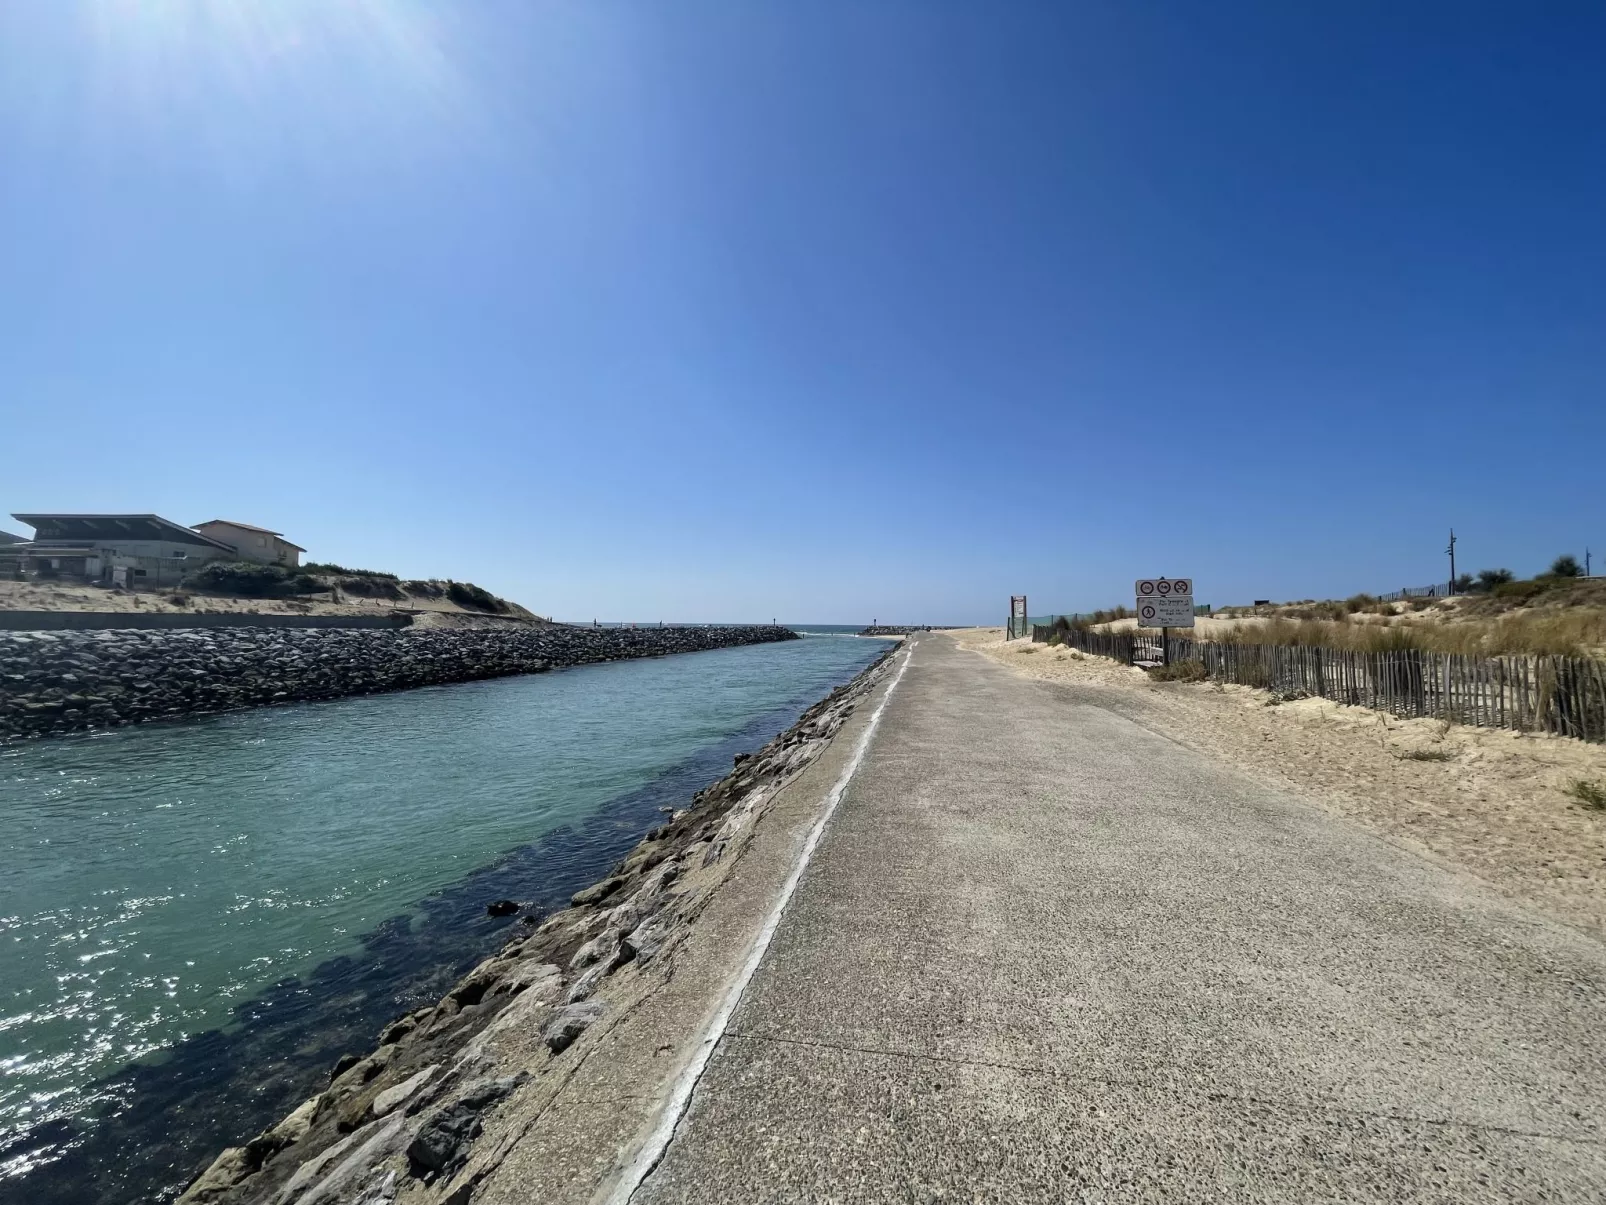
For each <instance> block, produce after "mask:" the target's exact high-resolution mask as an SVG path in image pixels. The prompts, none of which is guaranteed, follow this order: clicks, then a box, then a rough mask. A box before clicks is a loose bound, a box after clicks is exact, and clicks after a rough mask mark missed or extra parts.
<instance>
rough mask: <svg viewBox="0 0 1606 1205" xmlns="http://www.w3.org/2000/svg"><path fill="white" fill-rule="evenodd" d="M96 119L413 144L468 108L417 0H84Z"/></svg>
mask: <svg viewBox="0 0 1606 1205" xmlns="http://www.w3.org/2000/svg"><path fill="white" fill-rule="evenodd" d="M86 13H87V29H86V33H87V34H88V37H89V40H90V41H91V43H92V54H93V73H92V79H91V81H90V87H91V89H92V90H93V92H94V100H95V105H94V109H95V112H96V115H97V118H98V119H99V120H101V121H108V120H110V121H115V122H118V123H123V122H128V121H137V122H139V123H141V124H142V125H144V126H147V127H151V128H154V129H155V130H156V131H159V132H160V131H166V130H168V129H171V128H172V127H173V126H175V125H179V126H183V127H187V128H189V129H191V130H193V131H205V132H206V133H207V135H208V136H209V137H210V139H211V140H212V141H213V142H214V143H216V144H218V149H219V151H220V153H222V152H224V151H225V150H226V148H227V146H228V145H229V144H230V143H232V142H234V141H236V140H239V139H244V140H246V141H252V140H254V139H256V138H258V137H261V136H276V137H278V138H280V139H282V138H283V137H285V136H286V134H292V135H293V137H294V139H295V141H297V142H298V143H302V144H304V145H305V144H318V145H322V146H325V147H327V146H329V145H331V144H335V145H338V144H342V143H348V142H351V141H354V140H355V141H362V142H365V143H368V142H370V141H371V140H374V139H386V138H387V136H390V137H398V136H405V138H407V139H413V140H416V139H418V138H419V136H420V135H421V133H423V132H425V131H427V130H428V129H429V128H430V127H431V126H438V125H439V124H440V123H441V122H443V121H446V120H449V119H451V118H453V117H459V116H461V115H462V114H463V111H464V107H465V106H464V97H463V89H462V87H461V77H460V75H459V73H458V72H457V70H456V69H455V68H454V65H453V61H452V56H451V54H450V51H449V46H448V42H447V39H446V37H445V36H444V31H443V28H442V25H441V23H440V21H439V20H438V19H437V16H436V14H435V13H432V12H431V11H430V10H428V9H426V8H425V7H424V6H422V5H420V4H418V3H416V2H414V0H88V3H87V6H86Z"/></svg>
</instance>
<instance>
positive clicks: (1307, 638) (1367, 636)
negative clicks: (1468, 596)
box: [1210, 609, 1606, 657]
mask: <svg viewBox="0 0 1606 1205" xmlns="http://www.w3.org/2000/svg"><path fill="white" fill-rule="evenodd" d="M1210 639H1211V640H1212V641H1213V642H1215V643H1218V644H1277V645H1314V646H1319V647H1324V648H1340V649H1350V650H1353V651H1356V652H1367V653H1372V652H1389V651H1394V650H1402V649H1420V650H1422V651H1424V652H1435V653H1461V654H1464V655H1469V656H1496V655H1499V654H1502V653H1514V654H1530V655H1547V654H1549V655H1559V656H1574V657H1578V656H1599V655H1600V654H1601V650H1602V649H1603V648H1606V612H1603V611H1597V610H1593V609H1590V610H1582V609H1580V610H1573V611H1557V612H1536V613H1529V612H1519V613H1514V614H1509V615H1497V616H1491V617H1488V618H1471V619H1466V620H1459V621H1456V622H1451V623H1435V622H1425V621H1419V620H1413V619H1412V618H1411V617H1409V616H1401V617H1398V618H1396V619H1394V620H1393V621H1391V622H1388V623H1376V622H1356V621H1353V620H1350V619H1348V618H1345V619H1280V618H1279V619H1269V620H1265V621H1263V622H1256V623H1243V624H1238V625H1236V626H1234V627H1232V628H1229V629H1227V630H1225V631H1219V632H1216V633H1213V634H1212V635H1211V637H1210Z"/></svg>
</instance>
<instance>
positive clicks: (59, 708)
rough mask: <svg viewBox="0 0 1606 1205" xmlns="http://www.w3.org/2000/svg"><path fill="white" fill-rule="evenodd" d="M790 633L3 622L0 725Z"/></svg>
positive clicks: (64, 724) (184, 711)
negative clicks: (84, 627)
mask: <svg viewBox="0 0 1606 1205" xmlns="http://www.w3.org/2000/svg"><path fill="white" fill-rule="evenodd" d="M796 639H798V635H797V633H796V632H793V631H792V630H791V629H789V628H782V627H774V626H770V625H750V626H740V627H674V628H642V629H639V630H635V629H628V628H581V627H564V626H561V625H552V626H542V627H529V628H523V627H520V628H513V629H495V630H484V629H475V630H452V629H431V630H423V631H399V632H387V631H368V630H346V629H336V630H304V631H303V630H294V629H288V630H287V629H273V628H220V629H199V628H198V629H193V630H192V629H183V630H179V631H136V630H129V629H116V630H112V631H90V632H0V739H4V738H7V737H15V736H43V735H47V734H53V733H63V732H75V731H81V730H84V729H89V728H107V727H112V726H114V725H118V724H130V723H136V722H138V721H141V720H157V719H171V718H174V717H177V716H183V715H191V714H195V713H198V712H214V711H228V710H231V709H234V708H238V707H257V706H262V705H265V704H270V703H288V702H294V701H297V700H307V699H334V698H340V697H342V696H345V695H366V694H377V693H379V692H381V691H390V690H408V689H411V688H412V687H416V686H433V685H436V684H439V683H446V682H472V681H476V680H479V679H482V678H500V677H506V676H507V675H510V674H530V673H539V672H540V671H542V670H546V669H552V668H556V667H560V666H568V665H585V664H588V663H590V662H594V661H614V660H620V659H624V658H630V657H658V656H663V655H665V654H668V653H690V652H697V651H699V650H702V649H714V648H728V647H731V646H734V645H742V644H762V643H765V642H768V641H773V640H796Z"/></svg>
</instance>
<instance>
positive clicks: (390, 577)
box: [301, 561, 399, 582]
mask: <svg viewBox="0 0 1606 1205" xmlns="http://www.w3.org/2000/svg"><path fill="white" fill-rule="evenodd" d="M301 572H303V573H315V574H317V575H318V576H319V577H377V578H382V579H383V580H385V581H390V582H394V581H397V580H399V579H398V578H397V577H396V575H395V574H394V573H382V572H381V571H380V570H378V569H347V568H346V567H345V566H344V565H335V564H331V563H330V562H329V561H312V562H309V563H308V564H306V565H303V566H302V567H301Z"/></svg>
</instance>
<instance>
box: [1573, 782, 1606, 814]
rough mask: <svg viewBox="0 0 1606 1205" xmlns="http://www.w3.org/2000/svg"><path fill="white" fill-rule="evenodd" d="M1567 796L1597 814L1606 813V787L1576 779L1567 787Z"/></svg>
mask: <svg viewBox="0 0 1606 1205" xmlns="http://www.w3.org/2000/svg"><path fill="white" fill-rule="evenodd" d="M1567 794H1569V795H1571V796H1572V797H1573V798H1574V799H1576V800H1578V802H1579V803H1581V804H1583V805H1584V806H1585V807H1586V808H1590V809H1592V810H1593V811H1597V812H1606V786H1602V785H1601V784H1600V783H1598V782H1590V781H1589V780H1588V779H1584V778H1575V779H1573V780H1572V782H1571V783H1569V784H1568V786H1567Z"/></svg>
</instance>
